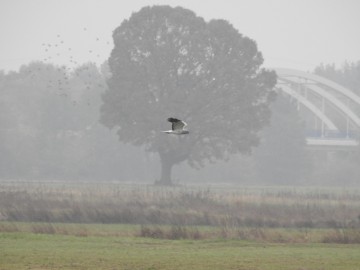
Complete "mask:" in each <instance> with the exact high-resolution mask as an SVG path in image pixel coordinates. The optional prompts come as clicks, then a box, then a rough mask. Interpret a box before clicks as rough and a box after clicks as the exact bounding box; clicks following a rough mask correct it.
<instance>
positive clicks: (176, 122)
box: [167, 117, 187, 130]
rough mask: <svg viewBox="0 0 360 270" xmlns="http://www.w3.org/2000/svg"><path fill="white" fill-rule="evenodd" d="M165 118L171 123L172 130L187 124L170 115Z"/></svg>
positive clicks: (180, 128) (181, 128)
mask: <svg viewBox="0 0 360 270" xmlns="http://www.w3.org/2000/svg"><path fill="white" fill-rule="evenodd" d="M167 120H168V121H169V122H171V123H172V130H183V129H184V128H185V127H186V126H187V124H186V123H185V122H184V121H181V120H179V119H176V118H173V117H170V118H168V119H167Z"/></svg>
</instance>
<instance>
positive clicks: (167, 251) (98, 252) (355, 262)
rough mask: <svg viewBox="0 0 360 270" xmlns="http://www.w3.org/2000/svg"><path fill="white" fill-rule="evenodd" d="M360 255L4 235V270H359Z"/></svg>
mask: <svg viewBox="0 0 360 270" xmlns="http://www.w3.org/2000/svg"><path fill="white" fill-rule="evenodd" d="M98 226H99V225H98ZM359 254H360V245H349V244H347V245H342V244H319V243H306V244H291V243H286V244H283V243H282V244H281V243H264V242H263V243H261V242H250V241H241V240H225V239H221V240H220V239H208V240H196V241H195V240H161V239H150V238H141V237H127V236H87V237H80V236H73V235H58V234H34V233H30V232H12V233H0V269H1V270H12V269H16V270H21V269H109V270H110V269H124V270H125V269H129V270H130V269H131V270H133V269H147V270H150V269H152V270H155V269H171V270H177V269H187V270H188V269H195V270H196V269H207V270H210V269H237V270H241V269H244V270H245V269H246V270H255V269H256V270H260V269H261V270H288V269H289V270H290V269H291V270H310V269H311V270H317V269H318V270H324V269H326V270H335V269H336V270H346V269H349V270H354V269H358V268H359V265H360V256H359Z"/></svg>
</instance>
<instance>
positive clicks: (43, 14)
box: [0, 0, 360, 71]
mask: <svg viewBox="0 0 360 270" xmlns="http://www.w3.org/2000/svg"><path fill="white" fill-rule="evenodd" d="M147 5H170V6H182V7H185V8H188V9H191V10H193V11H194V12H196V14H197V15H198V16H201V17H204V18H205V19H206V20H211V19H225V20H228V21H229V22H231V23H232V24H233V25H234V27H235V28H236V29H238V30H239V31H240V33H242V34H244V35H246V36H248V37H250V38H252V39H254V40H255V41H256V42H257V44H258V47H259V50H260V51H261V52H262V53H263V55H264V56H265V66H267V67H286V68H295V69H300V70H304V71H311V70H313V69H314V68H315V66H317V65H318V64H320V63H335V64H337V65H341V64H342V63H343V62H344V61H356V60H358V59H360V52H359V49H358V48H359V47H360V36H359V34H358V31H357V26H358V25H360V18H359V16H358V11H359V9H360V3H359V1H357V0H346V1H340V0H330V1H329V0H317V1H311V0H305V1H300V0H295V1H288V0H272V1H266V0H255V1H250V0H249V1H247V0H241V1H225V2H224V1H207V2H206V3H203V2H201V1H188V0H180V1H140V0H135V1H130V2H128V1H113V0H107V1H101V2H100V1H96V0H90V1H86V0H79V1H76V2H73V1H70V0H65V1H61V2H59V1H46V0H34V1H24V0H3V1H1V2H0V35H1V39H2V42H1V44H0V70H17V69H18V68H19V67H20V66H21V65H22V64H26V63H29V62H30V61H34V60H43V59H44V58H46V56H47V54H45V53H44V51H43V48H42V47H41V45H42V44H43V43H45V44H48V43H51V44H54V43H56V42H58V41H59V38H58V35H60V39H61V40H63V41H64V46H65V47H66V48H68V47H71V48H72V49H73V52H74V53H75V54H76V55H75V57H76V61H78V62H79V63H84V62H88V61H94V62H96V63H97V64H100V63H102V62H103V61H104V60H106V59H107V58H108V56H109V53H110V51H111V49H112V46H113V44H112V38H111V35H112V31H113V30H114V29H115V28H116V27H117V26H118V25H120V23H121V22H122V21H123V20H124V19H128V18H129V17H130V16H131V14H132V13H133V12H137V11H138V10H140V8H141V7H143V6H147ZM84 29H86V30H85V31H84ZM97 38H99V40H100V41H97ZM108 42H109V43H108ZM89 50H93V53H92V54H90V53H89ZM51 62H53V63H55V64H66V65H68V64H72V63H69V59H68V58H67V57H66V56H64V55H60V56H57V55H56V54H55V55H54V56H53V59H52V60H51Z"/></svg>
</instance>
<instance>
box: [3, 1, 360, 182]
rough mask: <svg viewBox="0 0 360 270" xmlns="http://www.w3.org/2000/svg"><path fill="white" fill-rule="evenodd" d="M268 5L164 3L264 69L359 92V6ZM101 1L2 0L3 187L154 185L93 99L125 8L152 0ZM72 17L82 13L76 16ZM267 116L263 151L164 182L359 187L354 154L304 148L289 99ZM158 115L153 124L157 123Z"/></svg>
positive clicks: (139, 151)
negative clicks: (294, 71) (213, 25)
mask: <svg viewBox="0 0 360 270" xmlns="http://www.w3.org/2000/svg"><path fill="white" fill-rule="evenodd" d="M250 2H251V3H250ZM268 2H269V1H239V2H236V3H237V4H236V8H234V5H231V4H229V5H228V6H226V7H224V8H221V9H219V8H218V7H219V2H217V1H213V2H210V3H209V4H208V5H207V6H206V5H205V4H200V3H190V1H179V2H176V3H173V4H172V3H171V1H170V3H167V4H171V5H172V6H177V5H179V6H184V7H185V8H188V9H191V10H193V11H194V12H195V13H196V14H197V15H198V16H201V17H204V18H205V20H208V19H211V18H223V19H226V20H228V21H229V22H230V23H231V24H233V26H234V27H235V28H237V29H238V30H239V32H240V33H243V34H244V35H246V36H249V37H250V38H252V39H253V40H255V42H256V43H257V45H258V48H259V51H261V52H262V54H263V57H264V60H265V62H264V64H265V66H266V67H267V68H271V67H278V66H281V67H286V68H298V69H301V70H305V71H309V72H313V73H315V74H318V75H321V76H324V77H326V78H328V79H330V80H333V81H335V82H337V83H339V84H341V85H343V86H345V87H347V88H349V89H350V90H352V91H354V92H355V93H357V94H358V95H360V62H359V59H360V52H359V49H358V48H360V45H359V43H360V41H359V35H358V34H357V33H355V32H352V31H356V27H354V26H355V25H358V24H357V23H358V22H359V20H360V19H359V15H358V14H355V13H354V12H355V10H356V8H357V7H358V6H359V4H358V3H357V1H345V2H341V1H301V2H300V1H294V3H296V4H294V5H293V4H291V5H290V4H288V3H289V1H286V2H284V1H274V2H271V4H269V3H268ZM314 2H315V4H314ZM102 3H103V4H101V5H100V3H99V2H96V1H78V2H76V3H70V2H68V1H65V2H64V4H61V6H60V4H57V3H56V2H55V1H31V2H30V1H29V2H27V1H2V3H1V13H2V14H1V15H2V16H0V17H1V20H2V22H1V26H0V30H1V34H2V39H3V42H2V43H1V45H0V60H1V61H0V62H1V66H0V69H1V70H2V71H0V139H1V140H0V153H1V155H0V178H1V179H2V180H21V181H34V180H35V181H37V180H42V181H64V180H65V181H74V180H75V181H123V182H132V183H138V182H142V183H153V182H154V181H156V180H158V179H159V177H160V170H161V169H160V161H159V157H158V155H157V154H156V153H151V152H148V151H145V149H144V147H142V146H132V145H130V144H125V143H123V142H121V141H119V139H118V135H117V134H116V130H114V129H113V130H111V129H108V128H107V127H105V126H104V125H102V124H101V123H100V122H99V119H100V107H101V105H102V104H103V100H102V97H103V95H104V93H105V91H106V90H107V89H108V84H107V82H108V80H109V78H110V77H111V72H110V69H109V65H108V58H109V56H110V52H111V50H112V49H113V47H114V44H113V40H112V38H111V34H112V31H113V30H115V28H116V27H118V26H119V25H120V24H121V22H122V21H123V20H124V19H126V18H129V17H130V16H131V13H132V12H137V11H138V10H140V8H141V7H142V6H147V5H152V4H158V2H156V1H134V3H132V4H115V2H113V1H105V2H102ZM285 3H286V4H285ZM232 4H234V3H232ZM29 5H30V6H29ZM280 5H281V8H280V9H279V8H278V7H279V6H280ZM115 7H117V8H115ZM248 10H250V11H251V12H248ZM357 10H358V9H357ZM15 11H16V12H15ZM81 11H85V12H83V14H82V15H80V14H81ZM320 11H321V12H320ZM67 12H69V14H67ZM215 12H216V13H215ZM226 12H227V13H226ZM274 12H278V14H277V15H278V16H276V15H275V14H274ZM294 12H295V13H294ZM222 13H223V14H222ZM54 14H55V15H56V16H54ZM65 14H66V15H65ZM109 14H110V15H109ZM249 14H252V15H251V16H250V15H249ZM294 14H295V15H296V16H295V17H294ZM79 16H80V18H81V19H80V18H79ZM254 18H255V19H254ZM244 20H245V21H244ZM254 20H255V21H254ZM100 25H103V27H104V26H106V27H107V28H106V30H104V29H103V28H101V27H100ZM309 27H310V28H311V30H310V29H309ZM345 30H346V31H345ZM310 31H312V32H310ZM3 33H4V34H3ZM260 33H261V34H260ZM335 33H336V34H335ZM294 37H296V38H294ZM274 40H275V41H276V42H275V41H274ZM305 41H306V42H305ZM293 42H295V43H296V46H295V45H294V44H292V43H293ZM271 111H272V118H271V121H270V124H269V125H267V126H266V127H265V128H264V129H263V130H262V131H261V132H260V138H261V144H260V145H259V146H258V147H256V148H253V150H252V151H251V153H248V154H246V155H240V154H238V155H231V156H230V157H229V158H228V159H227V160H219V161H217V162H216V163H207V162H205V164H204V167H203V168H200V169H198V170H197V169H193V168H191V167H190V166H188V165H187V164H186V163H181V164H180V165H176V166H175V167H174V169H173V181H174V182H175V183H219V184H220V183H237V184H246V185H249V184H250V185H263V184H265V185H324V184H329V185H340V186H352V185H358V184H359V181H358V179H360V168H359V166H358V164H359V161H360V148H359V147H357V148H356V149H351V151H340V152H338V151H331V152H330V153H324V152H318V151H312V150H311V149H309V148H308V147H307V146H306V144H305V135H306V132H305V130H304V127H303V121H302V115H300V114H299V112H298V111H297V110H296V106H294V104H292V103H291V102H290V101H289V100H288V99H287V98H286V97H285V96H282V95H281V94H279V95H278V97H277V99H276V100H275V101H274V102H273V103H272V104H271ZM143 113H144V114H146V113H147V112H146V111H144V112H143ZM167 117H168V115H164V116H163V119H159V122H163V123H162V124H163V125H165V126H166V118H167ZM184 120H185V119H184Z"/></svg>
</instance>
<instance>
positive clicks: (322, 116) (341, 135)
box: [274, 68, 360, 146]
mask: <svg viewBox="0 0 360 270" xmlns="http://www.w3.org/2000/svg"><path fill="white" fill-rule="evenodd" d="M274 70H275V71H276V73H277V75H278V84H277V87H278V89H280V90H281V91H282V92H283V93H285V94H286V95H289V96H290V97H291V98H294V99H296V100H297V102H298V103H299V104H301V105H302V106H303V107H305V108H307V109H308V111H310V112H311V113H312V115H314V116H315V117H316V119H319V120H320V122H321V130H320V135H319V136H318V137H320V138H314V137H316V136H311V135H310V136H309V137H308V144H309V142H312V143H311V144H317V143H319V144H320V143H321V144H324V143H329V144H331V145H342V146H344V145H346V144H347V143H348V145H352V146H354V145H357V144H358V142H357V140H356V139H358V135H359V133H360V115H359V114H360V96H358V95H357V94H355V93H354V92H352V91H351V90H349V89H347V88H345V87H343V86H341V85H339V84H337V83H335V82H332V81H330V80H328V79H325V78H323V77H321V76H318V75H314V74H311V73H307V72H303V71H299V70H293V69H285V68H276V69H274ZM309 96H310V97H309ZM314 97H316V99H318V100H317V101H316V102H315V100H314ZM344 100H345V102H344ZM350 102H351V104H352V106H350V105H349V103H350ZM325 104H326V106H331V107H332V108H334V109H335V110H336V111H337V112H338V113H339V114H340V115H342V117H341V118H342V120H341V123H340V124H339V119H338V118H339V117H334V115H332V114H331V113H329V112H328V111H327V110H325ZM335 119H336V121H335ZM344 126H345V130H344ZM354 129H355V131H356V132H355V134H356V138H355V136H354V135H353V133H354V132H353V131H354ZM316 139H318V140H316ZM320 139H322V142H320ZM324 140H325V141H324Z"/></svg>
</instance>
